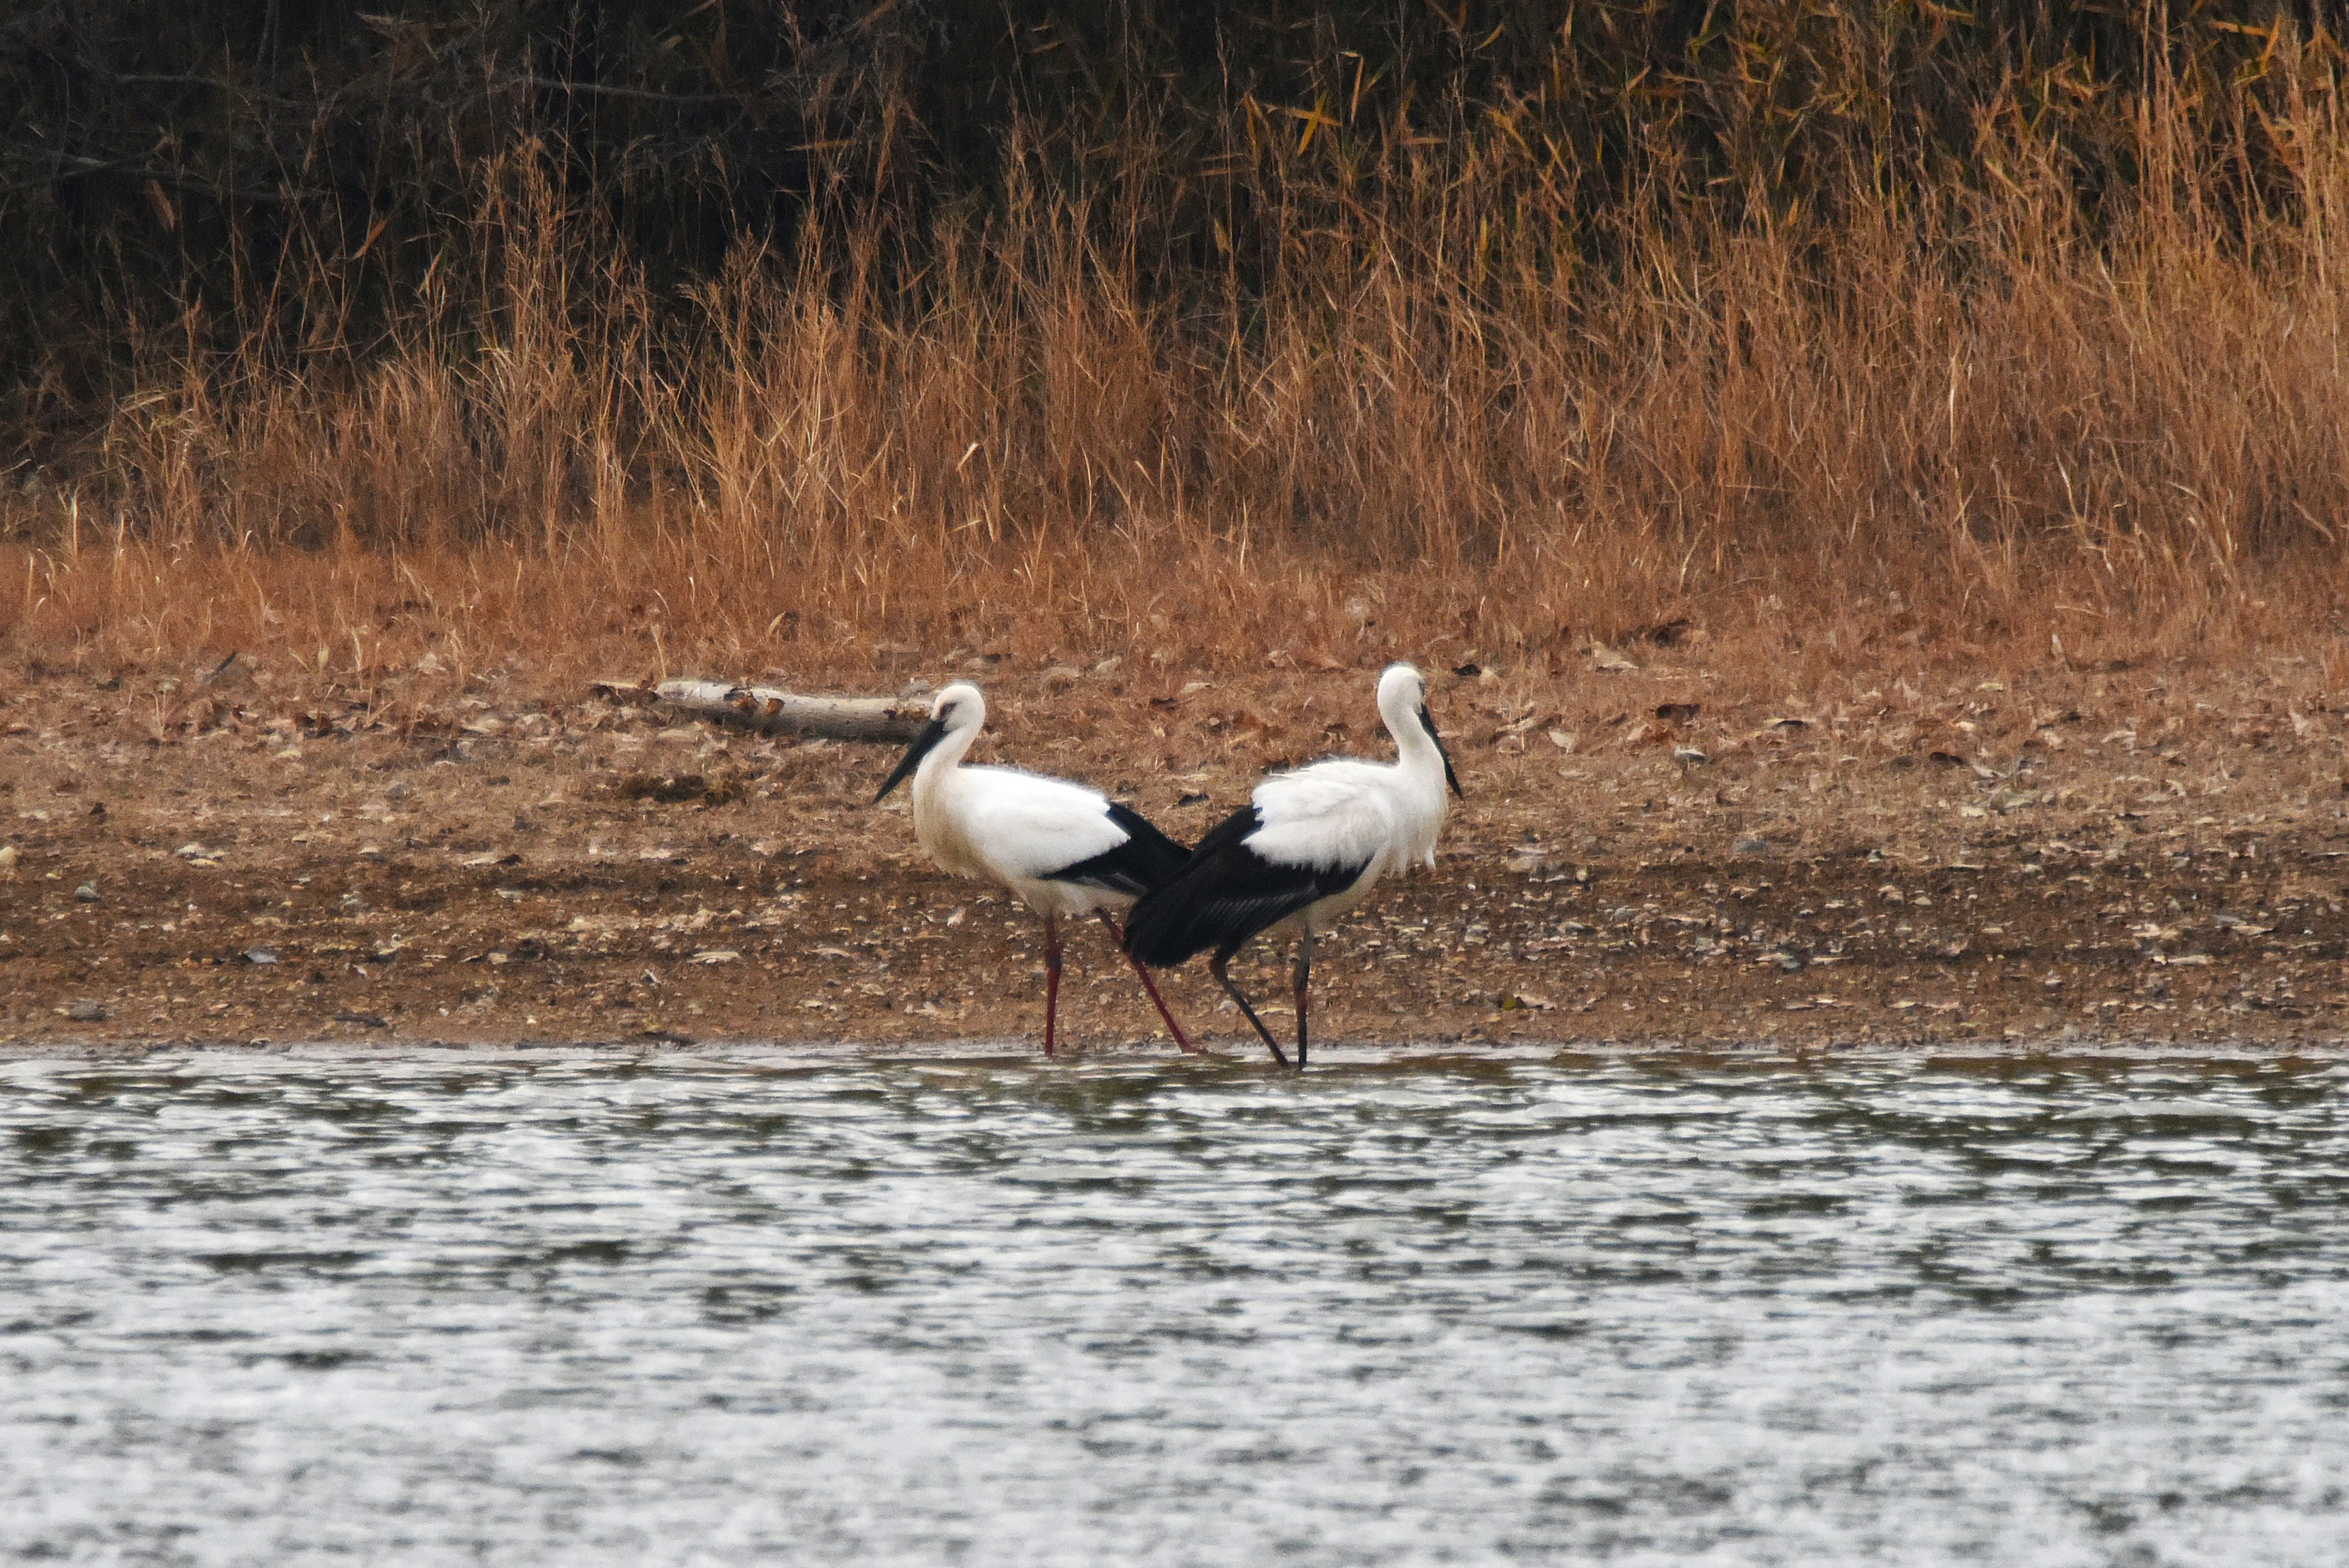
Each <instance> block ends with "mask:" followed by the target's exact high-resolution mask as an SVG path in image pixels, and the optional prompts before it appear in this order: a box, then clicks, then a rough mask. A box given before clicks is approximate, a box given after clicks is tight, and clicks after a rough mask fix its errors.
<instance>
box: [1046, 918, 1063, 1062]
mask: <svg viewBox="0 0 2349 1568" xmlns="http://www.w3.org/2000/svg"><path fill="white" fill-rule="evenodd" d="M1060 1008H1061V922H1060V921H1058V920H1056V919H1052V917H1051V916H1050V915H1047V916H1045V917H1044V1054H1045V1055H1047V1056H1050V1054H1052V1024H1053V1021H1054V1018H1055V1016H1056V1015H1057V1014H1058V1013H1059V1012H1060Z"/></svg>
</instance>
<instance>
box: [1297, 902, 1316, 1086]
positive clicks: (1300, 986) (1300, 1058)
mask: <svg viewBox="0 0 2349 1568" xmlns="http://www.w3.org/2000/svg"><path fill="white" fill-rule="evenodd" d="M1312 978H1313V928H1312V927H1310V926H1308V927H1307V928H1306V929H1305V931H1304V933H1303V934H1302V935H1301V936H1299V938H1298V939H1297V1065H1298V1066H1299V1068H1300V1069H1302V1068H1303V1067H1304V1065H1305V983H1306V981H1309V980H1311V979H1312Z"/></svg>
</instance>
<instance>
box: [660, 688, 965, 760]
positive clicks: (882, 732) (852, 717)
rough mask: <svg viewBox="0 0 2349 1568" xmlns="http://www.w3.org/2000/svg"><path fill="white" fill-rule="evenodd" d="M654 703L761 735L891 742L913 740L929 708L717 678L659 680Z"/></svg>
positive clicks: (901, 700)
mask: <svg viewBox="0 0 2349 1568" xmlns="http://www.w3.org/2000/svg"><path fill="white" fill-rule="evenodd" d="M652 695H653V697H654V699H655V700H657V701H659V702H661V703H663V704H665V705H667V706H668V707H671V708H677V709H681V710H683V711H686V712H688V713H692V714H695V715H697V716H698V717H700V718H704V719H710V720H714V721H716V722H719V723H721V724H735V725H740V727H742V728H744V729H748V730H755V731H757V732H759V733H761V734H762V735H777V734H792V735H814V736H818V737H821V738H822V739H824V740H828V741H894V742H897V743H899V744H901V745H902V744H903V743H905V742H907V741H910V740H912V739H913V738H914V736H915V734H916V732H918V731H919V730H920V729H921V727H922V725H923V724H924V723H925V722H926V721H927V720H928V719H929V716H930V705H929V703H928V702H927V701H923V700H921V699H918V698H897V697H809V696H804V695H802V693H800V692H796V691H783V690H781V688H779V687H773V686H730V685H728V684H727V683H726V682H725V681H723V680H664V681H662V682H661V683H660V684H659V685H657V686H656V687H654V688H653V689H652Z"/></svg>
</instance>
